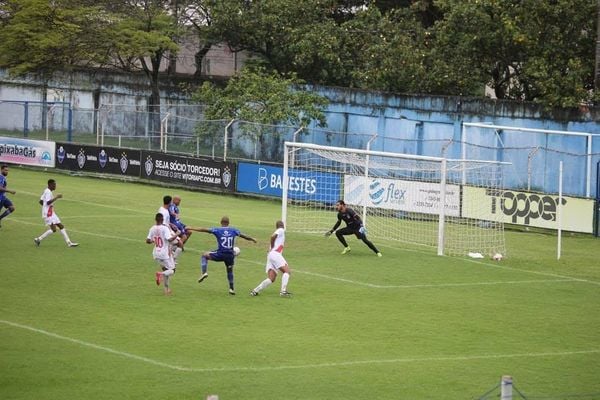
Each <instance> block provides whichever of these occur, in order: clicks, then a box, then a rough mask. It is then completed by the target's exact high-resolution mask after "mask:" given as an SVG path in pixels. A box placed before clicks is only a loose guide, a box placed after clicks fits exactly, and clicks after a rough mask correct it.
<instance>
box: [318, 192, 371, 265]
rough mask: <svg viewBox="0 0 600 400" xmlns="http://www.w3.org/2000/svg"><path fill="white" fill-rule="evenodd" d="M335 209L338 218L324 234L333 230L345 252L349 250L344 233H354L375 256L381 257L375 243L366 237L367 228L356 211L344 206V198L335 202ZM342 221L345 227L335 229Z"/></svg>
mask: <svg viewBox="0 0 600 400" xmlns="http://www.w3.org/2000/svg"><path fill="white" fill-rule="evenodd" d="M335 209H336V210H337V212H338V215H337V219H338V220H337V222H336V223H335V225H334V226H333V228H331V230H329V231H327V232H326V233H325V236H331V234H332V233H333V232H335V236H336V237H337V238H338V240H339V241H340V242H341V243H342V245H343V246H344V250H342V254H346V253H348V252H349V251H350V247H349V246H348V243H347V242H346V239H345V238H344V235H356V237H357V238H358V239H360V240H362V241H363V242H364V243H365V244H366V245H367V246H369V248H370V249H371V250H373V252H374V253H375V254H377V257H381V253H380V252H379V250H377V247H375V245H374V244H373V243H372V242H371V241H370V240H369V239H367V230H366V229H365V227H364V226H363V222H362V219H361V218H360V216H359V215H358V214H357V213H356V211H354V210H353V209H351V208H350V207H348V206H346V203H344V200H338V202H337V203H335ZM342 221H344V222H345V223H346V227H345V228H342V229H340V230H337V231H336V229H337V228H338V227H339V226H340V224H341V223H342Z"/></svg>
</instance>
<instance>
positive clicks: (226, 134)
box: [223, 119, 235, 161]
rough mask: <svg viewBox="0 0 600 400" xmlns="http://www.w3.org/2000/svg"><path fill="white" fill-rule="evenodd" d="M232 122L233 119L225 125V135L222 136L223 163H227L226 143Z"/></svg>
mask: <svg viewBox="0 0 600 400" xmlns="http://www.w3.org/2000/svg"><path fill="white" fill-rule="evenodd" d="M234 122H235V119H232V120H231V121H229V123H228V124H227V125H225V134H224V135H223V161H227V141H228V136H229V127H230V126H231V124H233V123H234Z"/></svg>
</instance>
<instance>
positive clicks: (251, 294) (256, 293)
mask: <svg viewBox="0 0 600 400" xmlns="http://www.w3.org/2000/svg"><path fill="white" fill-rule="evenodd" d="M250 296H258V292H257V291H255V290H251V291H250Z"/></svg>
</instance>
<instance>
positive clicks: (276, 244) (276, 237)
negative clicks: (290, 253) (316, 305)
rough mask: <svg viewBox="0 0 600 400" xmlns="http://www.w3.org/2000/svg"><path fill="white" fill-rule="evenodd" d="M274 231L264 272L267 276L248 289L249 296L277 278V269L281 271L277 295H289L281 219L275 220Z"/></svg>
mask: <svg viewBox="0 0 600 400" xmlns="http://www.w3.org/2000/svg"><path fill="white" fill-rule="evenodd" d="M275 228H276V229H275V232H273V234H272V235H271V247H270V249H269V253H268V254H267V265H266V267H265V272H266V273H267V278H266V279H265V280H264V281H262V282H261V283H260V284H259V285H258V286H257V287H255V288H254V289H252V290H251V291H250V295H251V296H258V294H259V293H260V292H261V291H262V290H264V289H266V288H267V287H268V286H269V285H270V284H271V283H273V282H275V279H277V271H281V273H282V275H281V291H280V292H279V295H280V296H282V297H289V296H291V293H290V292H288V291H287V285H288V282H289V280H290V267H289V266H288V264H287V261H285V258H283V255H282V253H283V246H284V245H285V227H284V225H283V221H277V222H276V223H275Z"/></svg>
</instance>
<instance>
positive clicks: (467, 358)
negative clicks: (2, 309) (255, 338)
mask: <svg viewBox="0 0 600 400" xmlns="http://www.w3.org/2000/svg"><path fill="white" fill-rule="evenodd" d="M0 323H1V324H4V325H8V326H11V327H13V328H19V329H24V330H28V331H30V332H34V333H39V334H41V335H45V336H48V337H51V338H54V339H59V340H63V341H66V342H69V343H74V344H77V345H80V346H84V347H89V348H92V349H94V350H99V351H104V352H106V353H110V354H114V355H117V356H120V357H124V358H129V359H132V360H136V361H141V362H144V363H147V364H152V365H155V366H157V367H161V368H167V369H170V370H175V371H180V372H203V373H206V372H265V371H266V372H268V371H282V370H298V369H317V368H339V367H352V366H364V365H378V364H406V363H419V362H421V363H435V362H446V361H450V362H454V361H477V360H493V359H506V358H543V357H546V358H550V357H567V356H577V355H589V354H599V353H600V349H591V350H579V351H557V352H543V353H514V354H481V355H470V356H461V355H449V356H436V357H411V358H392V359H379V360H355V361H340V362H331V363H316V364H298V365H274V366H265V367H215V368H188V367H181V366H177V365H171V364H167V363H164V362H160V361H156V360H153V359H151V358H147V357H142V356H138V355H135V354H132V353H128V352H124V351H119V350H115V349H112V348H110V347H106V346H101V345H97V344H94V343H90V342H86V341H83V340H79V339H74V338H71V337H68V336H63V335H59V334H57V333H53V332H49V331H46V330H43V329H38V328H34V327H32V326H28V325H22V324H18V323H16V322H11V321H6V320H0Z"/></svg>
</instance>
